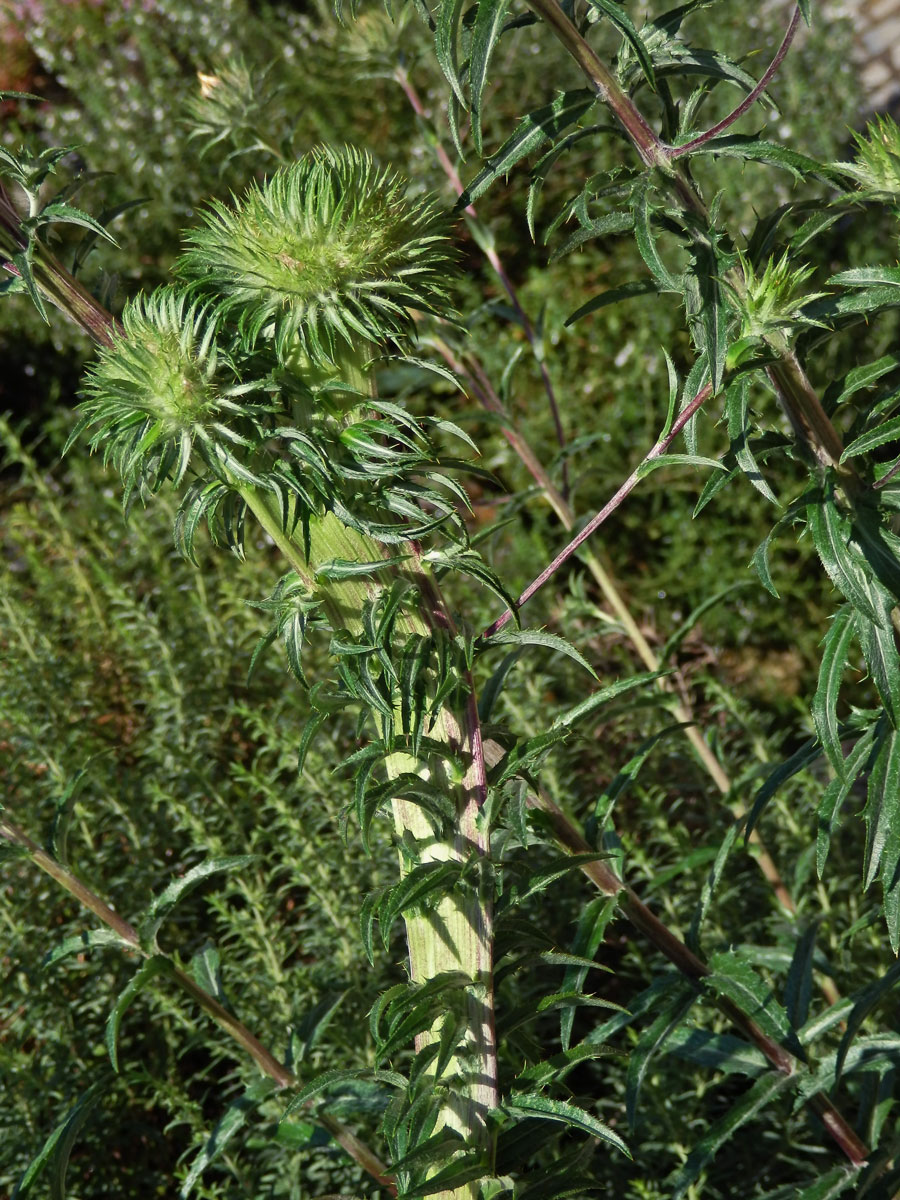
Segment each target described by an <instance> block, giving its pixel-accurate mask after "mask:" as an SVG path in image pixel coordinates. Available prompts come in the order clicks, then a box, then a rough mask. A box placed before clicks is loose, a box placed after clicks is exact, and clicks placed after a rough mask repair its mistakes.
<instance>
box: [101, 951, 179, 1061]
mask: <svg viewBox="0 0 900 1200" xmlns="http://www.w3.org/2000/svg"><path fill="white" fill-rule="evenodd" d="M171 966H172V965H171V963H170V962H169V960H168V959H167V958H165V957H164V956H163V955H162V954H156V955H154V956H153V958H148V959H146V960H145V961H144V962H143V963H141V965H140V966H139V967H138V969H137V971H136V972H135V974H134V975H132V977H131V979H130V980H129V982H128V983H127V984H126V986H125V987H124V988H123V989H122V991H121V992H120V993H119V995H118V997H117V998H116V1002H115V1004H114V1005H113V1008H112V1012H111V1013H110V1014H109V1017H108V1018H107V1021H106V1033H105V1038H104V1040H105V1042H106V1049H107V1052H108V1053H109V1061H110V1062H111V1063H112V1066H113V1070H114V1071H116V1072H117V1073H118V1070H119V1051H118V1040H119V1027H120V1025H121V1024H122V1018H123V1017H124V1015H125V1012H126V1010H127V1008H128V1006H129V1004H131V1002H132V1000H133V999H134V998H135V996H137V994H138V992H140V991H142V990H143V989H144V988H145V987H146V986H147V984H148V983H151V982H152V981H153V980H154V979H155V978H156V977H157V975H167V974H169V973H170V971H171Z"/></svg>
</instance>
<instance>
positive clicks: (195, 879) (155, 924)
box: [138, 854, 256, 949]
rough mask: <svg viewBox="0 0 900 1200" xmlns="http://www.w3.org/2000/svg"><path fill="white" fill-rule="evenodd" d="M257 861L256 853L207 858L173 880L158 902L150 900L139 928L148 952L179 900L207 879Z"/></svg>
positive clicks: (142, 941) (142, 942)
mask: <svg viewBox="0 0 900 1200" xmlns="http://www.w3.org/2000/svg"><path fill="white" fill-rule="evenodd" d="M255 861H256V855H254V854H235V855H231V856H230V857H227V858H208V859H206V861H205V862H202V863H198V864H197V866H196V867H192V868H191V869H190V870H189V871H186V872H185V873H184V875H182V876H181V878H180V879H173V880H172V882H171V883H170V884H169V886H168V887H167V888H166V889H165V891H164V892H162V893H161V894H160V895H159V896H157V897H156V899H155V900H153V901H151V903H150V905H149V907H148V909H147V911H146V913H145V914H144V917H143V919H142V921H141V923H140V925H139V926H138V936H139V937H140V940H141V945H142V946H143V947H144V948H145V949H152V948H154V947H155V945H156V935H157V933H159V930H160V927H161V926H162V924H163V922H164V921H165V920H166V919H167V917H168V916H169V913H170V912H171V911H172V910H173V909H174V907H175V905H176V904H177V903H178V901H179V900H181V898H182V897H183V896H185V895H187V893H188V892H191V891H193V890H194V888H196V887H198V886H199V885H200V884H201V883H203V882H204V880H206V879H208V878H209V877H210V876H211V875H215V874H217V873H218V872H219V871H234V870H236V869H237V868H238V867H246V866H247V865H248V863H252V862H255Z"/></svg>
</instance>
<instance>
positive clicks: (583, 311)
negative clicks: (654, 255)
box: [566, 279, 659, 326]
mask: <svg viewBox="0 0 900 1200" xmlns="http://www.w3.org/2000/svg"><path fill="white" fill-rule="evenodd" d="M658 292H659V284H658V283H657V282H656V280H655V279H641V280H638V281H637V282H635V283H623V284H622V285H621V287H617V288H610V289H609V291H607V292H601V293H600V295H599V296H595V297H594V298H593V300H588V302H587V304H582V306H581V308H576V310H575V311H574V312H573V313H572V315H571V316H570V317H567V318H566V325H567V326H569V325H572V324H574V322H575V321H578V320H580V319H581V318H582V317H586V316H587V315H588V314H589V313H592V312H597V310H598V309H600V308H605V307H606V306H607V304H618V303H619V301H620V300H630V299H631V297H632V296H655V295H657V294H658Z"/></svg>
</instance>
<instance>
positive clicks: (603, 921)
mask: <svg viewBox="0 0 900 1200" xmlns="http://www.w3.org/2000/svg"><path fill="white" fill-rule="evenodd" d="M616 907H617V905H616V900H615V898H614V897H611V896H597V897H595V899H593V900H592V901H591V902H590V903H589V904H588V905H587V907H586V908H585V909H584V911H583V912H582V914H581V917H580V918H579V920H578V928H577V929H576V931H575V938H574V940H573V942H572V952H573V954H574V955H575V956H577V957H580V958H583V959H587V960H589V961H590V963H591V965H593V956H594V955H595V954H596V952H597V949H598V947H599V946H600V943H601V942H602V941H603V936H604V934H605V933H606V927H607V925H608V924H609V922H610V921H611V920H612V918H613V916H614V914H615V911H616ZM589 970H590V966H588V965H582V966H576V965H570V966H568V967H567V968H566V972H565V974H564V975H563V982H562V987H563V990H564V991H580V989H581V987H582V985H583V984H584V981H585V978H586V977H587V973H588V971H589ZM574 1023H575V1010H574V1008H567V1009H564V1010H563V1012H562V1015H561V1016H560V1038H561V1041H562V1047H563V1050H568V1049H569V1046H570V1045H571V1041H572V1028H573V1026H574Z"/></svg>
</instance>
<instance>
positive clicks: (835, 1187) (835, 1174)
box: [796, 0, 865, 1200]
mask: <svg viewBox="0 0 900 1200" xmlns="http://www.w3.org/2000/svg"><path fill="white" fill-rule="evenodd" d="M800 7H801V9H808V8H809V0H806V3H805V4H801V5H800ZM806 15H807V14H806V13H804V16H806ZM808 23H809V21H808V18H807V24H808ZM863 1166H865V1164H864V1163H862V1164H860V1165H859V1166H855V1167H854V1166H840V1167H834V1168H832V1170H830V1171H827V1172H826V1173H825V1174H824V1175H822V1176H821V1178H819V1179H817V1180H816V1182H815V1183H814V1184H812V1186H811V1187H808V1188H804V1189H803V1191H802V1192H798V1193H797V1196H796V1200H837V1197H838V1196H840V1195H841V1194H842V1193H843V1192H846V1190H847V1188H848V1187H849V1186H850V1184H851V1183H854V1182H855V1181H856V1179H857V1178H858V1176H859V1174H860V1172H861V1171H862V1169H863Z"/></svg>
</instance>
